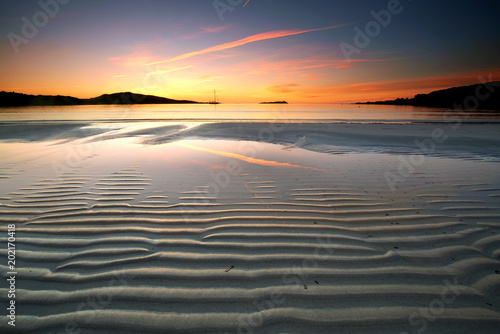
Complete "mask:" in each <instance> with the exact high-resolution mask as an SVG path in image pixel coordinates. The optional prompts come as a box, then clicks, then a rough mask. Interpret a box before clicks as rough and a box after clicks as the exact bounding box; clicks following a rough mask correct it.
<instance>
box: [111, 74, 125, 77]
mask: <svg viewBox="0 0 500 334" xmlns="http://www.w3.org/2000/svg"><path fill="white" fill-rule="evenodd" d="M123 77H128V74H118V75H113V78H123Z"/></svg>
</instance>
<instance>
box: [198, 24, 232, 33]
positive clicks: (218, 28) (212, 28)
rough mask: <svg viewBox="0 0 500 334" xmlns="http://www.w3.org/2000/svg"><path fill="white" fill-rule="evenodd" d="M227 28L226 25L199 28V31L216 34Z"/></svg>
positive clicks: (227, 25)
mask: <svg viewBox="0 0 500 334" xmlns="http://www.w3.org/2000/svg"><path fill="white" fill-rule="evenodd" d="M227 28H229V24H226V25H225V26H218V27H200V29H201V30H203V31H205V32H207V33H216V32H219V31H222V30H226V29H227Z"/></svg>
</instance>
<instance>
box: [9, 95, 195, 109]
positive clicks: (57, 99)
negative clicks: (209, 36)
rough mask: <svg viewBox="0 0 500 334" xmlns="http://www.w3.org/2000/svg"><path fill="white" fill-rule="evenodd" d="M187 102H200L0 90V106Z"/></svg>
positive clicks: (135, 96) (151, 97)
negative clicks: (88, 97) (38, 93)
mask: <svg viewBox="0 0 500 334" xmlns="http://www.w3.org/2000/svg"><path fill="white" fill-rule="evenodd" d="M187 103H200V102H196V101H189V100H174V99H168V98H165V97H159V96H153V95H142V94H135V93H131V92H124V93H114V94H104V95H101V96H98V97H94V98H90V99H79V98H76V97H72V96H62V95H28V94H22V93H15V92H4V91H2V92H0V107H22V106H73V105H98V104H187Z"/></svg>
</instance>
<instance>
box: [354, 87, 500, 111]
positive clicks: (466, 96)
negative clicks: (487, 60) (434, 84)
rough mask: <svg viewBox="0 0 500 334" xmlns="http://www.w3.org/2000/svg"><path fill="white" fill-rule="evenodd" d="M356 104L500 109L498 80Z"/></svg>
mask: <svg viewBox="0 0 500 334" xmlns="http://www.w3.org/2000/svg"><path fill="white" fill-rule="evenodd" d="M356 104H388V105H401V106H419V107H437V108H453V107H454V106H455V105H461V106H463V107H462V108H463V109H467V108H469V109H471V108H472V109H478V110H500V81H495V82H488V83H485V84H476V85H470V86H461V87H453V88H448V89H443V90H437V91H434V92H431V93H429V94H418V95H415V97H413V98H399V99H395V100H387V101H375V102H357V103H356Z"/></svg>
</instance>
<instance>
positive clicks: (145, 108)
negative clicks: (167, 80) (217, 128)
mask: <svg viewBox="0 0 500 334" xmlns="http://www.w3.org/2000/svg"><path fill="white" fill-rule="evenodd" d="M454 119H460V120H465V121H468V122H498V121H500V112H494V111H478V110H469V111H467V112H460V111H456V110H451V109H450V110H447V109H443V108H427V107H415V106H392V105H357V104H219V105H208V104H148V105H144V104H134V105H83V106H46V107H40V106H35V107H7V108H0V122H6V121H146V120H148V121H177V122H178V121H182V122H189V121H195V122H205V121H206V122H223V121H230V122H233V121H273V122H280V121H290V122H383V123H385V122H396V123H399V122H447V121H453V120H454Z"/></svg>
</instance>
